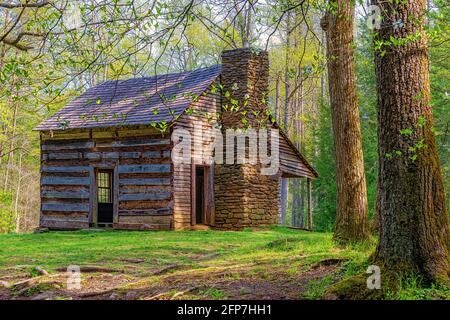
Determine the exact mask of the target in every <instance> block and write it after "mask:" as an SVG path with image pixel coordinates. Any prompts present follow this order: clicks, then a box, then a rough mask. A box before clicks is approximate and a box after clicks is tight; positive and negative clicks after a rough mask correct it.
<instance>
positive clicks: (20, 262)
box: [0, 227, 450, 299]
mask: <svg viewBox="0 0 450 320" xmlns="http://www.w3.org/2000/svg"><path fill="white" fill-rule="evenodd" d="M373 250H374V246H373V243H370V244H359V245H351V246H348V247H346V248H340V247H337V246H336V245H335V244H334V242H333V241H332V234H331V233H310V232H306V231H298V230H292V229H288V228H283V227H271V228H270V229H265V230H258V231H252V230H245V231H242V232H222V231H167V232H166V231H158V232H142V231H101V232H98V231H75V232H49V233H40V234H21V235H16V234H11V235H0V278H1V277H4V276H9V277H10V278H13V275H14V273H17V275H18V276H19V275H20V274H21V275H22V278H21V279H23V277H24V276H23V274H27V275H28V276H27V277H30V278H31V277H37V276H39V275H37V274H36V271H35V269H34V268H35V267H36V266H41V267H42V268H43V269H45V270H47V271H48V272H50V274H56V273H57V272H56V271H55V269H56V268H65V267H67V266H69V265H80V266H83V265H96V266H102V267H109V268H115V269H123V270H125V274H122V276H123V277H128V278H129V279H130V282H129V283H133V284H132V285H129V287H140V288H147V287H148V288H153V289H154V290H153V291H155V292H152V293H151V294H149V295H155V293H160V292H159V291H160V290H162V288H164V289H165V290H166V291H167V292H166V293H167V296H168V297H170V296H172V295H173V294H174V293H176V292H177V291H183V290H185V289H187V288H186V287H187V286H192V285H200V287H199V289H195V290H191V291H190V293H189V295H188V298H193V299H203V298H207V299H226V298H240V297H243V298H252V297H255V293H258V292H259V291H261V292H263V293H264V292H266V291H268V293H267V294H268V295H269V296H271V293H270V292H269V291H270V289H271V287H270V286H272V285H273V286H274V288H275V289H276V288H277V285H278V284H280V286H279V288H281V289H280V290H283V289H282V288H284V286H285V285H286V284H288V285H289V286H290V288H294V289H296V288H297V289H298V292H297V293H295V295H296V296H295V297H296V298H302V299H320V298H321V297H323V295H324V294H325V292H326V289H327V288H328V287H329V286H330V285H332V284H333V283H334V282H336V281H338V280H339V279H341V278H346V277H351V276H353V275H355V274H360V273H363V272H365V270H366V268H367V265H368V263H367V257H368V256H369V254H370V253H371V252H373ZM330 259H333V261H334V260H336V261H338V262H337V263H336V265H333V266H332V267H327V266H325V267H323V265H322V264H324V265H325V263H326V262H327V261H330ZM136 260H138V261H139V263H135V262H133V261H136ZM172 267H173V268H172ZM164 268H169V271H167V272H165V273H164V275H160V276H154V275H153V274H154V271H158V270H163V269H164ZM323 270H325V271H323ZM330 270H331V271H330ZM18 279H19V278H18ZM87 281H90V280H87ZM241 283H250V284H251V285H247V286H245V285H241ZM187 284H189V285H187ZM183 286H184V287H183ZM230 286H231V289H230ZM234 286H237V287H236V288H234ZM258 286H260V287H258ZM43 287H44V288H45V286H43ZM38 288H39V290H37V289H36V288H34V289H32V290H34V291H42V290H41V289H42V288H41V287H38ZM128 289H129V288H128ZM128 289H127V290H128ZM234 289H235V290H234ZM158 290H159V291H158ZM233 290H234V291H233ZM274 292H276V290H275V291H274ZM32 294H34V292H27V293H26V295H32ZM292 295H294V293H292ZM165 296H166V295H165ZM275 296H276V295H275ZM449 296H450V294H449V291H448V289H446V288H440V287H437V288H436V287H432V288H427V289H423V288H421V286H420V283H419V280H417V279H416V280H414V279H408V280H407V281H405V282H404V283H403V284H402V290H401V292H400V293H399V294H398V295H396V296H393V297H392V298H396V299H430V298H449ZM184 297H186V296H184ZM293 297H294V296H293ZM295 297H294V298H295ZM59 298H61V299H63V298H64V297H63V296H61V297H59ZM256 298H258V296H257V297H256ZM259 298H261V297H259Z"/></svg>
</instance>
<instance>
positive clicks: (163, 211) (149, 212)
mask: <svg viewBox="0 0 450 320" xmlns="http://www.w3.org/2000/svg"><path fill="white" fill-rule="evenodd" d="M171 214H172V209H171V208H159V209H135V210H133V209H131V210H119V216H159V215H161V216H162V215H171Z"/></svg>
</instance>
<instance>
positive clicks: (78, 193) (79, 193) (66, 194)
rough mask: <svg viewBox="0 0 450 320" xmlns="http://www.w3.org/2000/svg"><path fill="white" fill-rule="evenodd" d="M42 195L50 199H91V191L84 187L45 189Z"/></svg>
mask: <svg viewBox="0 0 450 320" xmlns="http://www.w3.org/2000/svg"><path fill="white" fill-rule="evenodd" d="M41 197H42V198H49V199H89V191H87V190H83V189H81V190H66V191H54V190H43V191H42V192H41Z"/></svg>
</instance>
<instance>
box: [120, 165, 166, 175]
mask: <svg viewBox="0 0 450 320" xmlns="http://www.w3.org/2000/svg"><path fill="white" fill-rule="evenodd" d="M170 170H171V165H170V164H129V165H121V166H119V173H160V172H170Z"/></svg>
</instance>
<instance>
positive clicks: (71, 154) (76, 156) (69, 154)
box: [42, 152, 81, 160]
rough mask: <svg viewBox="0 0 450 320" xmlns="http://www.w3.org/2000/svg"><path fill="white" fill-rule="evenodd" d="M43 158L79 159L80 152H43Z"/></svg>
mask: <svg viewBox="0 0 450 320" xmlns="http://www.w3.org/2000/svg"><path fill="white" fill-rule="evenodd" d="M42 157H43V159H44V160H79V159H81V153H80V152H60V153H44V154H43V156H42Z"/></svg>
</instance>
